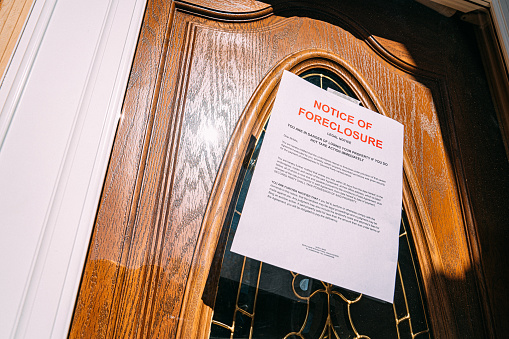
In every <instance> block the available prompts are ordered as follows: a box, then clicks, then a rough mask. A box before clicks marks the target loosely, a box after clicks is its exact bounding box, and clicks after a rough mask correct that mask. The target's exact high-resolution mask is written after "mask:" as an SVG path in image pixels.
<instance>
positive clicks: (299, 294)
mask: <svg viewBox="0 0 509 339" xmlns="http://www.w3.org/2000/svg"><path fill="white" fill-rule="evenodd" d="M301 76H302V77H303V78H304V79H306V80H307V81H309V82H311V83H313V84H315V85H317V86H319V87H321V88H324V89H327V88H328V87H330V88H332V89H334V90H336V91H339V92H342V93H344V94H346V95H349V96H351V97H353V98H356V99H357V97H356V96H355V94H354V92H353V90H352V89H350V88H349V87H348V86H347V84H346V83H345V82H344V81H343V80H342V79H341V78H340V77H339V76H337V75H336V74H335V73H333V72H331V71H329V70H324V69H312V70H308V71H306V72H304V73H303V74H301ZM264 133H265V132H262V134H261V136H260V137H259V139H258V141H257V143H256V145H255V142H254V139H253V140H252V142H251V145H250V146H249V147H248V149H249V150H250V151H248V154H247V155H246V160H245V161H244V164H243V168H242V171H241V173H240V174H239V178H238V182H237V184H236V188H235V193H234V197H233V198H232V202H231V206H230V209H229V213H228V216H227V218H226V220H225V227H226V230H228V233H227V234H228V236H227V237H225V240H222V241H225V242H226V246H225V247H226V248H225V249H224V257H223V260H222V267H221V273H220V276H219V282H218V287H217V296H216V301H215V306H214V315H213V320H212V324H211V334H210V338H372V339H374V338H419V339H420V338H423V339H427V338H432V336H431V333H430V330H429V326H428V323H427V317H426V306H425V303H424V300H423V298H422V291H421V287H420V286H421V282H420V272H419V269H418V265H417V263H416V262H415V261H414V258H415V251H414V250H413V243H412V238H411V236H410V234H409V233H408V227H406V223H407V221H406V218H405V215H404V213H403V218H402V223H401V229H400V234H401V236H400V249H399V263H398V273H397V277H396V289H395V297H394V304H390V303H385V302H380V301H377V300H374V299H371V298H369V297H366V296H363V295H361V294H359V293H355V292H351V291H348V290H345V289H342V288H340V287H337V286H333V285H330V284H327V283H324V282H322V281H320V280H316V279H312V278H310V277H306V276H303V275H299V274H296V273H294V272H290V271H287V270H284V269H281V268H278V267H275V266H272V265H269V264H266V263H260V262H258V261H256V260H252V259H249V258H245V257H242V256H240V255H237V254H235V253H232V252H230V248H231V242H232V240H233V237H234V235H235V231H236V229H237V225H238V221H239V218H240V215H241V213H242V208H243V206H244V202H245V198H246V194H247V190H248V189H249V184H250V182H251V178H252V175H253V171H254V167H255V165H256V159H257V157H258V153H259V151H260V147H261V144H262V142H263V137H264ZM260 213H263V211H260ZM218 248H222V247H221V246H220V244H219V245H218ZM220 254H221V255H222V253H220ZM216 255H217V253H216ZM215 262H216V265H221V264H220V263H221V261H215ZM218 324H219V325H218Z"/></svg>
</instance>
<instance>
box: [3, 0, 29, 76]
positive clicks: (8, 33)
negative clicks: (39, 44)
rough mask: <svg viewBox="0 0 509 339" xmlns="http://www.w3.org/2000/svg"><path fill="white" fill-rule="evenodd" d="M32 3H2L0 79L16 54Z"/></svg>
mask: <svg viewBox="0 0 509 339" xmlns="http://www.w3.org/2000/svg"><path fill="white" fill-rule="evenodd" d="M32 3H33V1H32V0H2V1H0V79H2V77H3V74H4V71H5V70H6V68H7V66H8V64H9V60H10V58H11V56H12V53H14V49H15V47H16V44H17V42H18V39H19V37H20V35H21V32H22V29H23V26H24V25H25V21H26V19H27V17H28V14H29V12H30V8H31V7H32ZM0 84H1V83H0Z"/></svg>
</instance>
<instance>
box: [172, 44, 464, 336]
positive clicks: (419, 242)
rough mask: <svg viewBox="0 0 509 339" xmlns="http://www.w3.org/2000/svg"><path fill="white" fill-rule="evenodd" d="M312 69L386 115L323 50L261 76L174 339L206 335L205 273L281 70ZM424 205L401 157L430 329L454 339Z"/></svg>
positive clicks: (209, 215) (217, 186)
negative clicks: (336, 77) (321, 71)
mask: <svg viewBox="0 0 509 339" xmlns="http://www.w3.org/2000/svg"><path fill="white" fill-rule="evenodd" d="M316 67H322V68H326V69H329V70H332V71H333V72H335V73H336V74H338V75H340V77H341V78H342V80H344V81H345V82H346V83H347V84H348V85H349V87H350V88H351V89H352V90H353V91H354V93H355V94H356V96H357V97H358V98H359V99H360V100H361V102H362V103H363V105H364V106H365V107H368V108H369V109H371V110H374V111H376V112H379V113H381V114H383V115H385V116H387V113H386V111H385V109H384V107H383V104H382V103H381V101H380V100H379V99H378V98H377V95H376V94H375V92H374V91H373V90H371V88H370V86H369V85H368V84H367V83H366V82H365V81H364V80H363V79H362V77H361V76H360V75H359V74H357V72H356V71H355V69H354V68H353V67H351V66H350V65H348V64H347V63H346V62H345V61H343V60H341V59H339V58H338V57H337V56H335V55H334V54H332V53H330V52H327V51H325V50H304V51H300V52H297V53H294V54H292V55H289V56H287V57H286V58H285V59H283V60H281V61H280V62H279V63H278V64H277V65H276V66H275V67H274V68H273V69H272V70H271V71H269V72H268V73H267V74H266V75H265V77H264V78H263V80H262V81H261V82H260V84H259V85H258V87H257V88H256V90H255V92H254V93H253V95H252V97H251V99H250V100H249V102H248V103H247V105H246V108H245V110H244V112H243V113H242V115H241V117H240V118H239V122H238V125H237V127H236V128H235V131H234V132H233V134H232V138H231V139H230V143H229V145H228V148H227V150H226V152H225V156H224V158H223V161H222V163H221V166H220V169H219V171H218V174H217V179H216V181H215V183H214V187H213V188H212V193H211V195H210V200H209V203H208V206H207V210H206V212H205V215H204V218H203V222H202V226H201V230H200V234H199V236H198V241H197V245H196V248H197V249H196V251H195V255H194V257H193V262H192V264H191V271H190V274H189V279H188V281H187V286H186V289H185V293H184V299H183V303H182V309H181V312H180V313H181V314H180V318H181V319H183V321H180V322H179V326H178V331H177V336H176V337H177V338H207V336H208V334H209V333H210V324H211V320H212V315H213V305H208V303H209V301H210V300H214V299H215V297H214V296H213V295H207V296H205V295H204V294H206V293H215V289H214V288H215V287H217V286H208V285H207V284H208V283H209V282H208V281H207V280H208V278H209V273H210V271H209V269H210V268H211V265H212V264H213V262H214V263H215V264H218V263H219V262H221V261H222V254H223V253H224V242H226V238H225V237H227V236H228V229H225V227H228V226H229V225H225V219H226V217H227V213H228V210H229V208H228V207H229V205H230V202H231V199H232V197H233V194H234V190H235V183H236V182H237V177H238V175H239V173H240V171H241V167H242V166H243V163H245V162H246V161H248V159H245V157H246V154H249V149H248V147H249V146H250V145H251V144H250V140H251V138H252V137H254V138H256V139H258V138H259V136H260V134H261V133H262V130H263V128H264V126H265V124H266V122H267V120H268V118H269V116H270V112H271V110H272V106H273V103H274V99H275V96H276V93H277V88H278V86H279V82H280V79H281V76H282V73H283V70H287V71H290V72H292V73H295V74H300V73H302V72H305V71H306V70H308V69H312V68H316ZM251 147H252V145H251ZM426 205H427V203H426V201H425V198H424V197H423V194H422V192H421V188H420V184H419V180H418V179H417V178H416V174H415V172H414V170H413V168H412V164H411V161H410V159H409V157H408V155H407V154H406V152H405V153H404V157H403V207H404V208H405V211H406V213H407V217H408V219H409V225H410V228H411V230H412V235H413V237H414V239H415V241H414V244H415V246H416V250H417V256H418V263H419V266H420V271H421V272H422V274H423V278H424V279H423V282H424V290H425V292H426V295H427V298H426V299H427V303H428V308H429V313H430V321H431V328H432V329H433V332H434V335H435V336H436V337H438V338H441V337H447V336H451V337H455V336H457V334H456V333H455V326H451V324H454V322H455V321H454V315H453V313H454V310H453V308H452V305H453V302H452V300H450V299H449V297H448V294H447V289H446V284H447V281H446V280H445V279H444V277H443V276H442V274H441V273H442V271H443V265H442V258H441V254H440V253H439V250H438V249H439V248H440V245H439V244H438V242H437V241H436V239H435V235H434V233H433V229H434V227H433V226H432V221H431V219H430V217H429V211H428V208H427V207H426ZM216 260H217V261H216ZM219 270H220V268H216V267H215V268H214V273H213V274H219ZM211 280H212V281H216V280H217V279H214V278H213V279H211ZM206 285H207V287H206ZM205 300H206V301H205Z"/></svg>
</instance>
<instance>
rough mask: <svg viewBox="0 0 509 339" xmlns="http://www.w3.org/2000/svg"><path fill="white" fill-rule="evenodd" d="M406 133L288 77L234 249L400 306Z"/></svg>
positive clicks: (284, 79)
mask: <svg viewBox="0 0 509 339" xmlns="http://www.w3.org/2000/svg"><path fill="white" fill-rule="evenodd" d="M402 166H403V125H401V124H400V123H398V122H396V121H394V120H392V119H389V118H387V117H384V116H382V115H380V114H377V113H375V112H372V111H370V110H368V109H365V108H363V107H360V106H358V105H356V104H355V103H352V102H350V101H348V100H345V99H342V98H340V97H338V96H336V95H334V94H332V93H328V92H327V91H325V90H322V89H320V88H318V87H316V86H314V85H312V84H310V83H308V82H306V81H305V80H303V79H301V78H299V77H298V76H296V75H294V74H292V73H289V72H286V71H285V72H284V74H283V77H282V80H281V83H280V86H279V90H278V93H277V96H276V100H275V103H274V107H273V110H272V115H271V119H270V123H269V125H268V128H267V132H266V135H265V139H264V142H263V145H262V148H261V151H260V155H259V158H258V161H257V166H256V169H255V172H254V175H253V179H252V182H251V186H250V189H249V192H248V195H247V198H246V203H245V205H244V209H243V211H242V216H241V218H240V222H239V226H238V228H237V232H236V235H235V238H234V240H233V245H232V251H233V252H236V253H239V254H242V255H245V256H248V257H251V258H254V259H257V260H260V261H263V262H266V263H269V264H272V265H275V266H279V267H282V268H285V269H288V270H291V271H294V272H297V273H300V274H303V275H307V276H310V277H313V278H316V279H320V280H323V281H326V282H328V283H332V284H334V285H338V286H340V287H343V288H347V289H350V290H353V291H356V292H360V293H364V294H367V295H369V296H372V297H374V298H378V299H381V300H384V301H387V302H392V300H393V295H394V285H395V278H396V267H397V259H398V258H397V257H398V241H399V240H398V235H399V234H398V232H399V226H400V219H401V190H402V187H401V185H402Z"/></svg>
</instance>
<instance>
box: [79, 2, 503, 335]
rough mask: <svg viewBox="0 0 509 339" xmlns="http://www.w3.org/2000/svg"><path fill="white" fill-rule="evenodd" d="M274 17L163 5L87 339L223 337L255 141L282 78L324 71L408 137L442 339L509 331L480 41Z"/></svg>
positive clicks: (451, 28) (261, 10)
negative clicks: (236, 199) (216, 296)
mask: <svg viewBox="0 0 509 339" xmlns="http://www.w3.org/2000/svg"><path fill="white" fill-rule="evenodd" d="M270 3H271V6H270V8H267V7H264V6H262V7H253V8H252V7H249V8H247V9H246V8H244V7H242V6H244V5H241V6H239V7H238V10H235V11H234V10H233V9H232V8H231V6H233V4H230V3H226V4H224V6H226V7H221V6H223V5H221V4H219V5H214V6H213V7H212V8H207V6H209V5H210V4H208V3H206V2H198V1H193V3H192V4H191V3H181V2H172V3H167V2H164V1H159V0H153V1H149V3H148V6H147V11H146V14H145V21H144V24H143V28H142V32H141V35H140V41H139V47H138V50H137V53H136V57H135V62H134V65H133V70H132V74H131V79H130V82H129V87H128V91H127V95H126V100H125V104H124V108H123V113H124V117H123V120H122V121H121V123H120V125H119V130H118V134H117V137H116V140H115V145H114V149H113V154H112V159H111V162H110V165H109V169H108V174H107V178H106V182H105V186H104V189H103V195H102V198H101V204H100V207H99V210H98V215H97V220H96V225H95V228H94V234H93V237H92V241H91V245H90V250H89V254H88V259H87V264H86V267H85V270H84V275H83V280H82V286H81V288H80V293H79V297H78V301H77V306H76V309H75V314H74V318H73V324H72V328H71V332H70V337H72V338H90V337H100V338H103V337H104V338H112V337H132V338H135V337H140V338H141V337H153V338H172V337H176V336H178V337H182V338H189V337H198V336H202V335H206V329H207V326H208V325H207V324H206V322H205V323H204V322H203V321H204V320H206V319H208V318H210V314H211V312H210V309H209V308H207V307H206V305H203V303H201V293H202V290H203V286H204V282H205V280H206V277H207V274H208V271H209V268H210V264H211V262H212V261H211V256H212V255H213V253H214V250H215V247H216V242H217V239H218V235H219V232H220V229H221V227H222V221H223V219H224V216H225V213H226V209H227V206H228V201H229V197H230V196H231V192H232V190H233V183H234V182H235V177H236V174H237V173H238V170H239V164H240V163H241V161H242V158H243V156H244V152H245V147H246V143H247V141H248V140H249V138H250V137H251V135H253V134H255V135H256V133H257V131H259V130H260V128H261V126H263V123H264V121H265V119H266V118H267V115H268V113H269V112H270V104H271V100H272V99H273V97H274V93H275V89H276V88H277V83H278V81H279V75H280V73H281V71H282V69H291V70H293V71H295V72H300V71H302V70H304V69H306V68H307V67H311V66H312V65H321V66H322V67H329V68H331V69H333V70H335V71H336V72H337V73H338V74H340V75H341V76H342V77H343V78H344V79H345V81H346V82H347V83H349V84H350V85H351V86H352V88H354V89H355V91H356V92H357V94H358V95H359V97H361V98H362V99H363V101H364V103H365V104H366V105H367V106H368V107H372V108H375V109H377V110H378V111H379V112H381V113H382V114H385V115H387V116H389V117H392V118H394V119H396V120H398V121H400V122H401V123H403V124H404V125H405V153H406V156H405V166H404V170H405V179H404V187H405V189H404V206H405V209H406V211H407V213H408V214H409V219H410V226H411V228H412V231H413V233H414V236H415V237H416V239H417V241H416V242H417V249H418V256H419V261H420V265H421V268H422V271H423V272H424V281H425V290H426V292H427V299H428V305H429V307H430V313H431V320H432V321H431V322H432V329H433V331H434V333H435V336H436V337H439V338H441V337H451V338H481V337H487V336H493V335H495V334H496V333H499V332H497V331H500V329H503V325H502V324H501V323H500V320H497V321H498V322H496V323H495V322H492V313H493V312H501V314H508V312H507V306H502V305H501V304H497V303H496V302H493V300H496V295H497V292H496V291H497V289H498V288H499V287H500V286H501V283H502V282H501V281H496V282H494V283H493V282H490V284H487V283H486V280H485V279H486V277H493V276H494V273H495V271H496V270H499V269H501V267H500V266H501V265H502V264H498V265H496V264H494V263H495V262H496V259H497V258H503V257H504V255H505V254H507V250H504V249H503V247H502V246H501V244H502V240H498V239H495V237H496V236H501V237H502V238H503V237H506V236H507V232H505V233H504V232H502V233H499V234H494V233H493V229H494V227H495V226H496V225H498V224H499V223H501V222H502V223H503V222H507V221H508V220H509V218H508V216H507V212H501V213H498V212H497V211H496V207H495V206H493V204H492V201H493V200H494V199H499V200H500V199H501V201H507V199H508V198H509V197H508V192H509V189H508V188H509V187H508V185H507V180H506V181H505V182H504V181H503V180H502V181H501V180H500V178H503V173H507V172H504V171H505V170H507V165H505V164H504V163H503V161H502V160H501V159H502V158H501V155H500V154H503V155H504V152H503V144H502V143H501V138H500V133H499V134H498V136H497V134H496V131H495V130H494V129H493V127H492V126H490V125H489V124H488V123H487V122H486V121H485V120H483V114H484V117H486V116H494V115H495V110H494V107H493V105H492V103H491V102H490V100H489V92H488V86H487V84H486V81H485V78H484V75H483V74H482V72H480V70H481V68H480V60H479V58H478V54H477V52H476V50H475V49H472V43H473V41H472V40H471V38H472V35H471V32H470V31H468V29H465V27H463V26H461V25H462V24H461V23H458V22H456V21H454V20H452V19H446V18H442V17H440V16H439V15H437V14H435V13H434V12H432V11H427V10H426V9H425V7H422V8H421V7H420V5H418V4H413V5H410V6H407V5H405V6H403V5H402V4H401V3H399V2H398V1H394V2H387V1H385V2H383V3H382V2H374V3H372V2H370V3H367V2H364V1H355V2H354V1H352V2H350V1H345V2H344V3H342V4H341V6H337V7H334V6H333V5H330V4H325V3H323V4H320V3H319V4H315V3H302V2H299V3H293V2H282V1H271V2H270ZM210 6H212V5H210ZM228 6H230V7H228ZM256 6H258V5H256ZM228 11H232V12H234V13H231V14H228V13H227V12H228ZM296 14H299V16H298V17H296V16H294V15H296ZM303 14H304V15H303ZM388 17H394V18H396V19H397V20H393V21H390V22H391V23H390V24H388V21H386V20H385V18H388ZM354 19H355V20H354ZM375 36H378V37H383V39H378V40H377V39H376V38H375ZM379 40H380V41H379ZM402 46H404V47H405V54H404V55H403V54H401V53H399V52H398V51H401V48H402ZM437 55H440V58H437ZM473 88H475V91H472V89H473ZM481 112H482V114H481ZM472 133H485V135H486V136H487V137H489V139H487V140H484V139H478V140H472V138H471V134H472ZM497 138H498V139H497ZM501 150H502V153H500V151H501ZM473 159H481V160H482V161H483V162H482V163H477V162H476V161H474V160H473ZM490 160H491V161H494V162H495V163H496V165H495V166H490V165H487V162H489V161H490ZM497 179H498V186H497ZM472 181H474V183H472ZM476 181H477V182H476ZM493 192H494V195H493V196H490V194H491V193H493ZM504 199H505V200H504ZM497 213H498V214H497ZM495 214H497V215H496V216H495ZM491 241H493V242H494V243H495V246H496V248H495V250H491V249H490V250H486V246H487V244H488V243H490V242H491ZM485 263H488V265H485ZM502 270H503V269H502ZM505 270H506V271H505V272H507V269H505ZM504 274H505V275H504ZM502 276H507V273H503V274H502ZM486 296H487V297H486ZM490 300H491V301H490ZM494 305H495V306H496V307H497V309H496V310H495V309H493V307H494ZM504 307H505V308H504ZM504 312H505V313H504ZM500 333H503V332H500Z"/></svg>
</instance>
